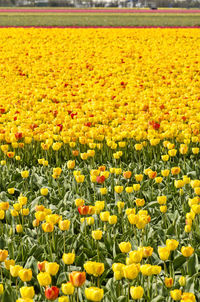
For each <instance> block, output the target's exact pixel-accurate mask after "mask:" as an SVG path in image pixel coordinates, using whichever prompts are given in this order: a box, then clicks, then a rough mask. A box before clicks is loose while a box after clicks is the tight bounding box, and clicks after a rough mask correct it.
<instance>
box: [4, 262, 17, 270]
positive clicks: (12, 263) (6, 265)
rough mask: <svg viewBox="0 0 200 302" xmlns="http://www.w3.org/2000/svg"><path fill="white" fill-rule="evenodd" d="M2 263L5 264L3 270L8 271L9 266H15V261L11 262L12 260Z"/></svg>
mask: <svg viewBox="0 0 200 302" xmlns="http://www.w3.org/2000/svg"><path fill="white" fill-rule="evenodd" d="M4 263H5V268H6V269H7V270H8V271H9V270H10V266H11V265H13V266H14V265H15V260H13V259H9V260H5V261H4Z"/></svg>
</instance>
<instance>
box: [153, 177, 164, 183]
mask: <svg viewBox="0 0 200 302" xmlns="http://www.w3.org/2000/svg"><path fill="white" fill-rule="evenodd" d="M162 180H163V178H162V177H156V178H155V182H156V183H157V184H160V183H161V182H162Z"/></svg>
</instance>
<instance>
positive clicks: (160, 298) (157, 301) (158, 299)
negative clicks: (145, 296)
mask: <svg viewBox="0 0 200 302" xmlns="http://www.w3.org/2000/svg"><path fill="white" fill-rule="evenodd" d="M163 301H165V297H163V296H160V295H159V296H157V297H156V298H154V299H152V300H151V302H163Z"/></svg>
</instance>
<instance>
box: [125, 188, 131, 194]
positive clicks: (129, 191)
mask: <svg viewBox="0 0 200 302" xmlns="http://www.w3.org/2000/svg"><path fill="white" fill-rule="evenodd" d="M125 191H126V193H133V187H126V189H125Z"/></svg>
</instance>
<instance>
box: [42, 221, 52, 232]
mask: <svg viewBox="0 0 200 302" xmlns="http://www.w3.org/2000/svg"><path fill="white" fill-rule="evenodd" d="M42 229H43V231H44V232H45V233H51V232H53V230H54V224H53V223H52V222H46V223H43V224H42Z"/></svg>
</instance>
